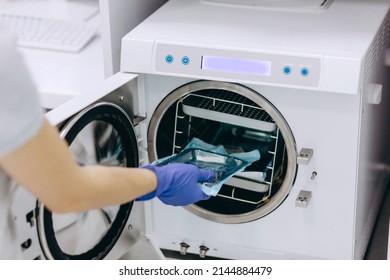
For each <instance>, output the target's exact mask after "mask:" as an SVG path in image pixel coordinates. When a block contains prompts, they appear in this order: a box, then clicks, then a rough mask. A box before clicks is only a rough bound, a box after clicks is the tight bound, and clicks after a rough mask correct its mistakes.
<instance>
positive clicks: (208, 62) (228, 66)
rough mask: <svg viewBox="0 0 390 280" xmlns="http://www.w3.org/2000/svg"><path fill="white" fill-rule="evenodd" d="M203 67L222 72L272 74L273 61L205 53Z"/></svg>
mask: <svg viewBox="0 0 390 280" xmlns="http://www.w3.org/2000/svg"><path fill="white" fill-rule="evenodd" d="M201 68H202V69H205V70H213V71H221V72H232V73H242V74H252V75H261V76H269V75H271V62H270V61H262V60H252V59H240V58H232V57H221V56H211V55H204V56H202V66H201Z"/></svg>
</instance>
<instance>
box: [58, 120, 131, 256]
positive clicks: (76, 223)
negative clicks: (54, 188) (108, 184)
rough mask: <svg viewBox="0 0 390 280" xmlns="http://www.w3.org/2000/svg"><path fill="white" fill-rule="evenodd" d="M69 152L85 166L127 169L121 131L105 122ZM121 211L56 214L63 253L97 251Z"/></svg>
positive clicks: (86, 131) (94, 126) (92, 127)
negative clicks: (119, 132)
mask: <svg viewBox="0 0 390 280" xmlns="http://www.w3.org/2000/svg"><path fill="white" fill-rule="evenodd" d="M69 149H70V150H71V151H72V153H73V155H74V156H75V157H76V161H77V162H79V163H80V164H82V165H97V164H99V165H107V166H126V157H125V154H124V149H123V143H122V141H121V138H120V137H119V135H118V131H116V130H115V129H114V127H113V126H112V125H111V124H109V123H106V122H103V121H93V122H91V123H89V124H88V125H87V126H85V127H84V128H83V129H82V130H81V131H80V132H79V134H78V135H77V136H76V138H75V139H74V140H73V142H72V143H71V144H70V146H69ZM118 209H119V206H114V207H109V208H104V209H96V210H92V211H88V212H83V213H77V214H61V215H60V214H53V227H54V231H55V234H56V238H57V242H58V244H59V246H60V248H61V250H62V251H63V252H65V253H67V254H71V255H76V254H81V253H83V252H85V251H88V250H89V249H90V248H93V247H94V246H95V245H96V244H97V242H99V241H100V240H101V239H102V237H103V236H104V235H106V233H107V231H108V230H109V228H110V227H111V224H112V221H113V220H114V219H115V217H116V215H117V212H118ZM91 229H93V230H91ZM86 233H88V234H86Z"/></svg>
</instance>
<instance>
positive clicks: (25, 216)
mask: <svg viewBox="0 0 390 280" xmlns="http://www.w3.org/2000/svg"><path fill="white" fill-rule="evenodd" d="M136 78H137V75H130V74H117V75H114V76H113V77H112V78H109V79H107V80H106V81H104V82H103V84H102V85H98V86H97V87H95V89H92V90H91V92H90V93H85V94H83V95H80V96H78V97H75V98H73V99H71V100H69V101H68V102H66V103H64V104H63V105H61V106H59V107H58V108H56V109H53V110H52V111H50V112H49V113H47V115H46V117H47V118H48V120H49V121H50V122H51V123H52V124H53V125H56V126H57V127H58V128H59V131H60V136H61V137H62V138H63V139H65V140H66V141H67V143H68V144H69V149H70V150H71V152H72V153H73V155H74V156H75V159H76V161H77V162H78V163H79V164H80V165H105V166H121V167H138V165H139V158H138V145H137V135H136V132H135V128H134V123H133V118H134V116H133V115H132V113H131V112H129V111H128V110H126V109H125V108H126V107H128V106H122V107H121V106H119V105H118V104H115V102H110V101H106V100H110V98H108V99H106V97H107V96H110V95H112V94H114V93H112V92H114V91H115V89H117V88H119V87H121V86H123V85H124V84H126V83H130V82H131V81H134V80H136ZM130 94H134V93H130ZM129 100H130V99H129ZM126 105H128V104H126ZM81 108H82V109H81ZM80 109H81V110H80ZM129 187H131V186H129ZM134 204H135V203H134V202H133V201H130V202H128V203H125V204H122V205H114V206H111V207H105V208H101V209H94V210H90V211H85V212H81V213H70V214H55V213H52V212H50V211H49V210H48V209H47V208H46V207H45V205H44V204H42V203H41V202H40V201H38V200H37V199H36V198H34V197H32V196H31V195H29V194H27V193H26V192H25V191H24V190H23V189H22V188H20V189H19V190H18V194H17V196H16V199H15V202H14V204H13V209H14V213H15V214H16V215H15V216H16V217H15V218H16V220H17V221H18V223H17V229H18V230H21V231H23V233H22V234H21V235H22V236H24V238H25V239H23V240H21V242H20V243H21V248H22V252H23V255H24V256H25V257H26V258H28V259H30V258H33V259H87V260H88V259H119V258H124V257H126V256H127V257H132V258H135V259H161V258H163V255H162V254H161V252H160V251H159V249H157V248H155V247H154V243H153V242H152V241H150V239H148V238H146V236H145V234H144V229H143V227H144V226H143V225H142V222H140V221H144V216H142V215H143V211H140V210H139V209H138V210H137V209H136V210H135V213H134V214H131V213H132V210H133V208H134V207H133V205H134ZM137 204H138V206H137V207H138V208H143V205H142V203H137ZM137 207H135V208H137ZM139 244H142V246H139ZM146 244H149V245H150V246H149V247H148V246H145V245H146ZM139 247H142V248H143V250H141V251H140V250H139V249H138V248H139ZM145 249H146V250H145Z"/></svg>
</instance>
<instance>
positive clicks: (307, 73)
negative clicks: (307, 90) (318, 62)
mask: <svg viewBox="0 0 390 280" xmlns="http://www.w3.org/2000/svg"><path fill="white" fill-rule="evenodd" d="M301 75H302V76H305V77H306V76H307V75H309V69H307V68H306V67H303V68H302V69H301Z"/></svg>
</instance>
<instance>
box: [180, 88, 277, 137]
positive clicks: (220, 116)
mask: <svg viewBox="0 0 390 280" xmlns="http://www.w3.org/2000/svg"><path fill="white" fill-rule="evenodd" d="M183 112H184V113H185V114H187V115H189V116H194V117H198V118H204V119H209V120H213V121H219V122H224V123H229V124H234V125H238V126H242V127H248V128H252V129H256V130H262V131H266V132H273V131H275V130H276V124H275V122H274V121H273V120H272V118H271V117H270V116H269V115H268V114H267V113H266V112H265V111H264V110H263V109H262V108H260V107H257V106H253V105H250V104H243V103H238V102H236V101H230V100H222V99H219V98H213V97H207V96H199V95H196V94H189V95H188V96H186V97H185V98H184V99H183Z"/></svg>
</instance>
